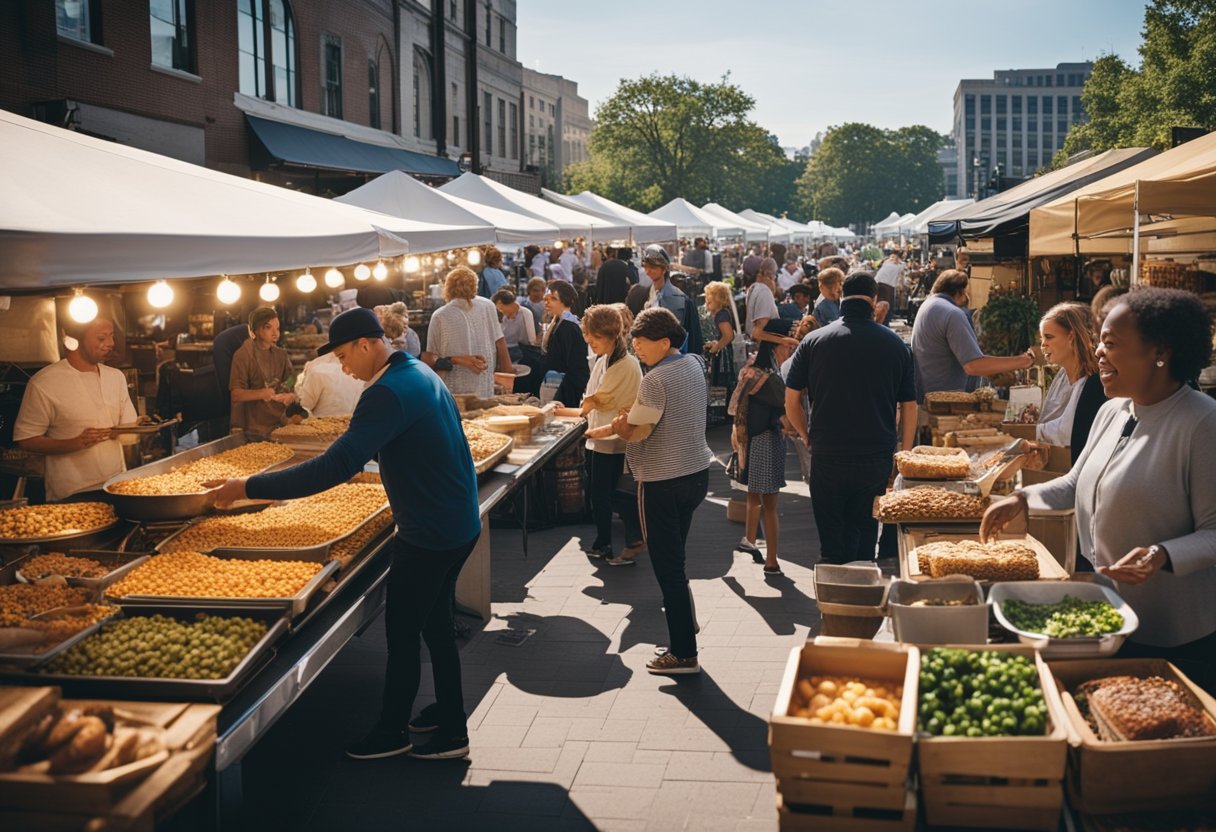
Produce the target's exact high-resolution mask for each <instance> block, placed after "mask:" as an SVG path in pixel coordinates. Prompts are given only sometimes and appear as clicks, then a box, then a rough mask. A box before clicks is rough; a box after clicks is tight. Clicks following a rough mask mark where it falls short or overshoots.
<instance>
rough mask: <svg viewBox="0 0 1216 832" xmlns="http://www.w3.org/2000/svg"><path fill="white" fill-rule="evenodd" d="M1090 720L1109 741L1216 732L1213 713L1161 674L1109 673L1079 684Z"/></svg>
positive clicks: (1198, 735) (1079, 690) (1197, 735)
mask: <svg viewBox="0 0 1216 832" xmlns="http://www.w3.org/2000/svg"><path fill="white" fill-rule="evenodd" d="M1077 693H1078V694H1082V695H1083V697H1084V700H1083V701H1084V702H1085V704H1086V706H1087V710H1088V712H1089V718H1090V724H1091V725H1092V726H1094V728H1095V730H1096V733H1097V734H1098V737H1099V738H1100V739H1103V740H1106V741H1126V740H1132V741H1136V740H1170V739H1180V738H1185V737H1212V736H1216V725H1213V723H1212V719H1211V717H1209V716H1207V715H1206V714H1204V712H1203V711H1202V710H1201V709H1200V708H1198V707H1197V706H1196V705H1195V704H1193V703H1192V702H1191V697H1190V696H1189V695H1188V694H1187V692H1186V691H1185V690H1184V689H1183V688H1182V686H1181V685H1179V684H1178V683H1177V682H1175V681H1172V680H1168V679H1163V678H1161V677H1160V676H1149V677H1147V678H1144V679H1140V678H1136V677H1134V676H1107V677H1105V678H1102V679H1093V680H1091V681H1088V682H1085V683H1083V684H1082V685H1080V686H1079V687H1078V688H1077Z"/></svg>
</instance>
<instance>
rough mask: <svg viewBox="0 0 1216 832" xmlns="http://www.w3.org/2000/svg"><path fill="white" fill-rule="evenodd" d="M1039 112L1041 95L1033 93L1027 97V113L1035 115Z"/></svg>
mask: <svg viewBox="0 0 1216 832" xmlns="http://www.w3.org/2000/svg"><path fill="white" fill-rule="evenodd" d="M1038 113H1039V97H1038V96H1037V95H1032V96H1030V97H1029V98H1027V99H1026V114H1027V115H1032V116H1033V115H1038Z"/></svg>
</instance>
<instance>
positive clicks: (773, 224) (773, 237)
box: [739, 208, 794, 243]
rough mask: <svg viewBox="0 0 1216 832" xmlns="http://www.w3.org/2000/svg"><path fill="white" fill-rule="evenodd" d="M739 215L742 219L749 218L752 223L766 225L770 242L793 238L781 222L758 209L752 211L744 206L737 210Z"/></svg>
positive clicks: (785, 241)
mask: <svg viewBox="0 0 1216 832" xmlns="http://www.w3.org/2000/svg"><path fill="white" fill-rule="evenodd" d="M739 216H741V217H743V218H744V219H747V220H751V221H752V222H754V223H759V224H760V225H767V226H768V229H769V231H768V239H769V242H770V243H788V242H790V240H792V239H793V238H794V235H793V233H792V232H791V231H790V230H789V229H788V228H786V227H785V226H784V225H782V224H781V223H779V222H777V221H776V220H775V219H773V218H772V217H770V216H769V215H768V214H761V213H760V212H759V211H753V210H752V209H751V208H744V209H743V210H742V211H740V212H739Z"/></svg>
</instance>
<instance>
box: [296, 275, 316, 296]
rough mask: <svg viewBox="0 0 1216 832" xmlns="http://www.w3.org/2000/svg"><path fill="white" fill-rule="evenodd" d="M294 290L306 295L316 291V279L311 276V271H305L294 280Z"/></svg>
mask: <svg viewBox="0 0 1216 832" xmlns="http://www.w3.org/2000/svg"><path fill="white" fill-rule="evenodd" d="M296 288H297V289H299V290H300V291H301V292H303V293H304V294H306V295H307V294H311V293H312V292H314V291H316V288H317V279H316V278H315V277H313V276H312V269H305V270H304V274H302V275H300V276H299V277H297V278H296Z"/></svg>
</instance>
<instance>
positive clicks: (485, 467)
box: [473, 436, 515, 476]
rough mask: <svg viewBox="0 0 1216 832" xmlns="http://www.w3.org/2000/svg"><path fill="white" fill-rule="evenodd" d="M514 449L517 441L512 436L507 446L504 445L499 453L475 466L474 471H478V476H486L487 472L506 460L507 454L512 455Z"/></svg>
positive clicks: (491, 455)
mask: <svg viewBox="0 0 1216 832" xmlns="http://www.w3.org/2000/svg"><path fill="white" fill-rule="evenodd" d="M514 447H515V439H514V438H513V437H511V436H508V437H507V444H505V445H503V446H502V447H501V448H499V449H498V450H497V451H495V452H494V453H492V454H490V455H489V456H488V457H486V458H485V459H483V460H482V461H481V462H478V463H476V464H475V465H474V466H473V467H474V469H475V470H476V471H477V474H478V476H480V475H482V474H484V473H485V472H486V471H489V470H490V469H491V468H493V467H494V466H495V465H497V464H498V463H499V462H501V461H502V460H504V459H506V457H507V454H509V453H511V451H512V449H514Z"/></svg>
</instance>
